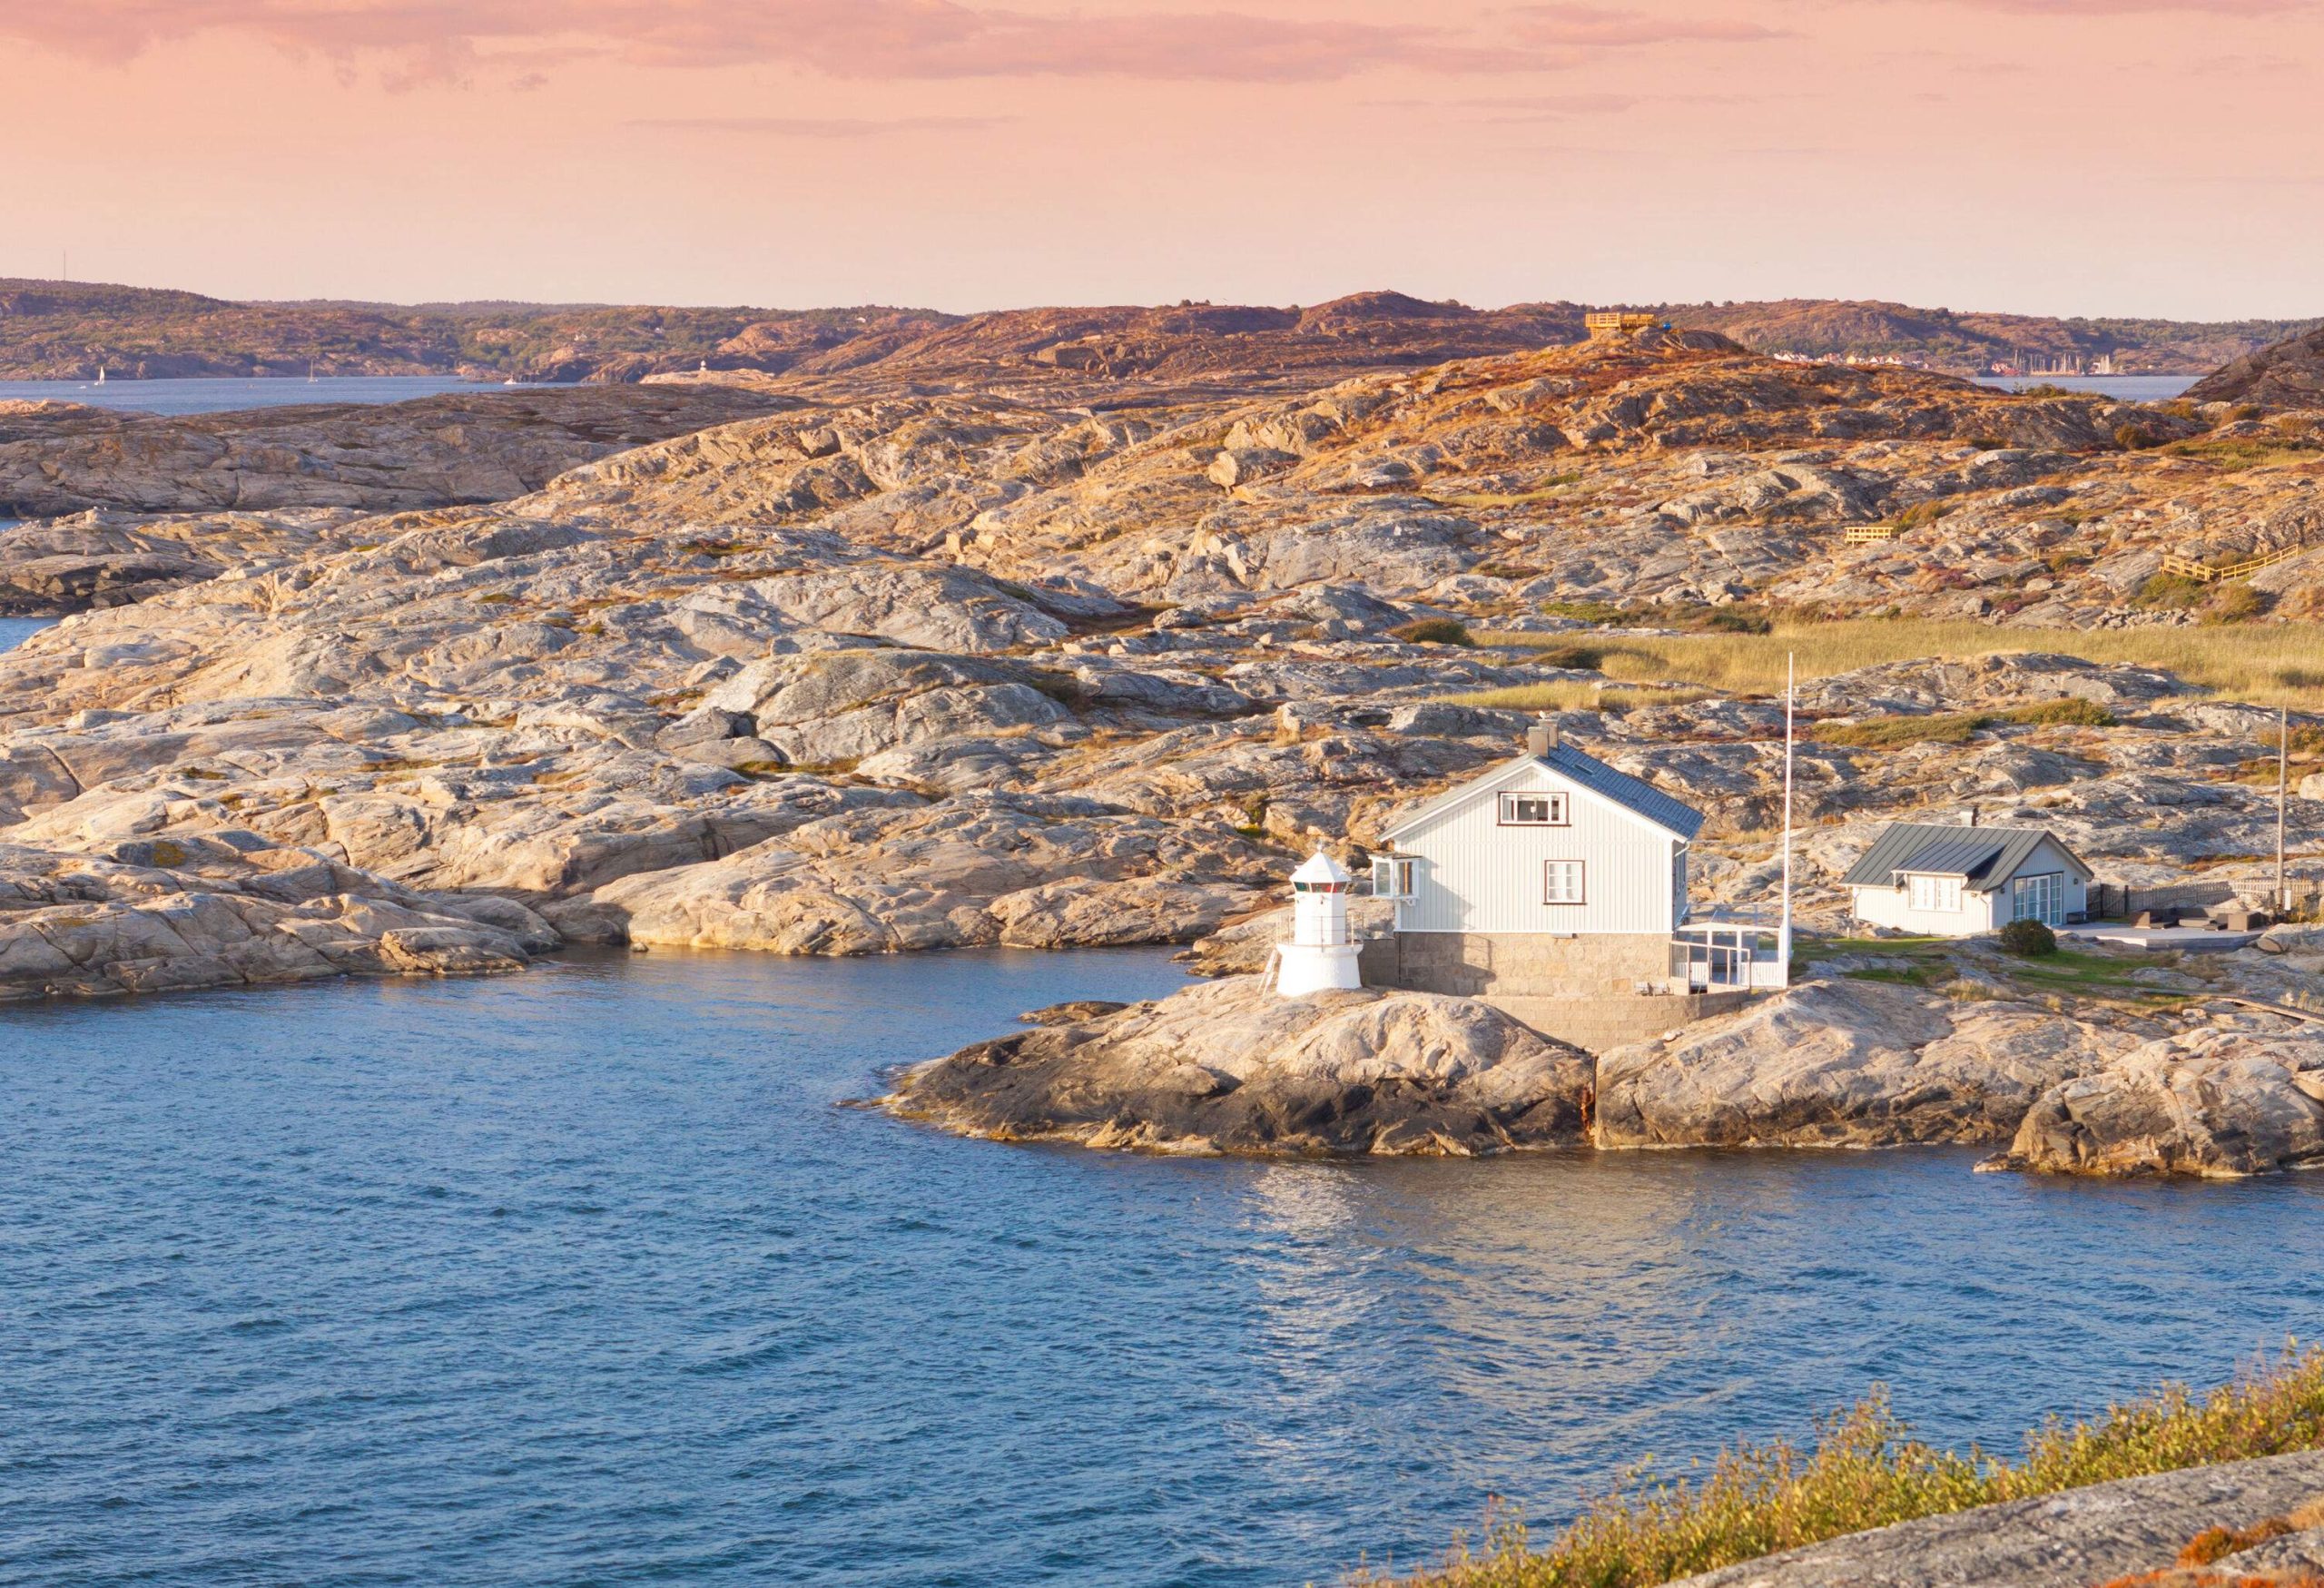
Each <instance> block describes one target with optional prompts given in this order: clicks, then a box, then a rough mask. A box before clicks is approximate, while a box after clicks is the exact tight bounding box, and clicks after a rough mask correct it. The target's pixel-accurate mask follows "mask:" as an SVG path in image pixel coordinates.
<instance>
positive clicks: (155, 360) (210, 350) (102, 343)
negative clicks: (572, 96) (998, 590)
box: [0, 279, 952, 380]
mask: <svg viewBox="0 0 2324 1588" xmlns="http://www.w3.org/2000/svg"><path fill="white" fill-rule="evenodd" d="M951 318H952V317H951V316H949V315H943V314H937V313H934V312H932V311H925V310H895V309H885V308H861V309H818V310H810V311H803V312H785V311H776V310H766V309H739V308H738V309H665V308H651V307H644V308H627V307H620V306H604V305H594V304H580V305H558V304H537V303H452V304H429V305H426V306H424V307H404V306H401V305H397V304H389V303H340V302H308V303H234V302H229V301H224V300H222V299H218V298H204V297H202V296H201V295H200V294H198V293H193V292H173V291H154V290H153V289H149V288H143V287H118V286H103V285H96V284H92V283H87V282H82V281H15V280H5V279H0V379H6V380H87V379H89V378H90V377H92V376H94V374H95V373H96V372H97V370H98V369H99V368H100V367H103V368H104V369H107V370H111V371H112V373H113V374H114V375H115V376H120V377H126V378H129V379H133V380H164V379H170V378H173V377H180V376H194V375H281V376H291V375H304V374H306V373H307V371H308V370H309V368H310V365H311V366H312V367H313V368H314V369H316V370H319V371H320V372H321V373H323V374H326V375H453V374H459V375H469V376H475V377H478V378H490V379H493V380H499V379H502V378H505V377H507V376H512V375H513V376H517V377H520V378H522V379H526V380H640V379H642V378H644V377H645V376H647V375H652V374H658V373H665V372H668V371H673V370H692V369H695V368H697V367H699V366H700V365H701V364H703V363H704V362H708V363H710V364H711V365H712V366H713V367H714V368H719V367H724V368H728V369H758V370H784V369H788V368H789V367H791V365H793V364H794V363H797V362H799V361H800V360H803V359H806V358H811V357H812V356H814V355H815V354H817V353H820V352H822V351H825V350H829V349H831V348H834V347H837V346H840V345H841V344H842V343H845V342H849V341H852V340H858V339H860V338H863V337H866V336H878V335H889V336H905V337H909V336H912V335H917V334H920V333H921V332H923V331H926V330H931V329H933V328H935V327H936V326H939V325H941V324H944V323H947V322H948V321H950V319H951Z"/></svg>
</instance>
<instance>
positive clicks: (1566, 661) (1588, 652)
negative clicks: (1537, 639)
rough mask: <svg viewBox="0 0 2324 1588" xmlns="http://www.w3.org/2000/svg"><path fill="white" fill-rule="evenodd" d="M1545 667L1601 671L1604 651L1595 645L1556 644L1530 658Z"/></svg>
mask: <svg viewBox="0 0 2324 1588" xmlns="http://www.w3.org/2000/svg"><path fill="white" fill-rule="evenodd" d="M1531 659H1532V660H1534V661H1537V662H1539V663H1541V665H1542V666H1545V667H1572V668H1575V669H1577V670H1579V671H1581V672H1584V673H1596V672H1600V671H1602V670H1603V669H1604V667H1605V666H1606V653H1605V651H1604V650H1602V649H1600V647H1599V646H1552V647H1551V648H1550V649H1548V650H1542V651H1537V652H1535V653H1534V654H1533V656H1532V658H1531Z"/></svg>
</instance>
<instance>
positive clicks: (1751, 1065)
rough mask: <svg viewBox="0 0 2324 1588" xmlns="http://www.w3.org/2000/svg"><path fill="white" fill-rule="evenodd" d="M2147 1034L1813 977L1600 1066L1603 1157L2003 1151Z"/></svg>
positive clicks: (1624, 1051) (1605, 1058) (2023, 1008)
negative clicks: (1657, 1152)
mask: <svg viewBox="0 0 2324 1588" xmlns="http://www.w3.org/2000/svg"><path fill="white" fill-rule="evenodd" d="M2132 1041H2134V1039H2131V1038H2127V1037H2124V1036H2122V1035H2121V1034H2118V1033H2116V1032H2113V1031H2108V1030H2105V1029H2102V1028H2100V1027H2097V1026H2093V1025H2091V1024H2089V1023H2086V1022H2084V1021H2079V1020H2076V1019H2074V1018H2073V1017H2072V1016H2068V1015H2061V1014H2056V1013H2053V1012H2051V1011H2046V1010H2037V1009H2034V1008H2033V1007H2031V1006H2028V1005H2024V1004H2010V1003H1999V1002H1972V1003H1955V1002H1954V1001H1951V1000H1948V999H1945V998H1943V997H1940V996H1938V995H1935V994H1934V993H1928V992H1923V991H1919V990H1917V989H1915V988H1911V987H1905V986H1896V985H1892V984H1889V983H1886V982H1881V981H1817V982H1809V983H1807V984H1806V985H1804V986H1799V987H1795V988H1792V989H1790V990H1789V991H1786V992H1782V993H1778V994H1777V995H1775V996H1774V997H1771V998H1768V999H1767V1000H1765V1001H1761V1002H1758V1003H1755V1004H1753V1005H1751V1006H1750V1007H1748V1009H1746V1010H1745V1011H1742V1012H1741V1013H1739V1014H1736V1015H1733V1016H1729V1017H1727V1018H1725V1019H1716V1020H1709V1021H1702V1022H1700V1023H1699V1024H1696V1025H1691V1026H1687V1027H1684V1028H1682V1029H1680V1030H1679V1031H1675V1032H1672V1033H1670V1034H1669V1035H1667V1036H1665V1037H1662V1038H1659V1039H1658V1040H1656V1041H1649V1042H1640V1043H1635V1044H1632V1045H1631V1046H1629V1047H1626V1048H1618V1049H1615V1050H1612V1051H1611V1052H1609V1053H1605V1054H1603V1055H1601V1056H1600V1060H1599V1065H1598V1103H1597V1123H1596V1137H1595V1139H1596V1140H1597V1142H1598V1144H1599V1145H1600V1146H1601V1147H1676V1146H1703V1147H1890V1146H1898V1145H1902V1144H1905V1143H1911V1142H1976V1143H1983V1142H2000V1141H2005V1140H2007V1139H2009V1136H2010V1133H2011V1132H2012V1131H2013V1130H2014V1129H2016V1128H2017V1123H2018V1120H2019V1119H2022V1118H2024V1114H2025V1110H2026V1109H2027V1108H2028V1107H2029V1106H2030V1105H2031V1104H2032V1102H2033V1100H2034V1098H2036V1097H2037V1096H2039V1095H2040V1094H2041V1093H2042V1092H2043V1090H2046V1089H2047V1088H2049V1087H2051V1086H2052V1085H2053V1084H2054V1083H2056V1082H2058V1081H2060V1080H2065V1079H2067V1078H2070V1077H2072V1076H2074V1075H2078V1074H2082V1073H2083V1072H2085V1071H2088V1070H2093V1069H2096V1068H2097V1067H2098V1066H2099V1065H2100V1064H2101V1063H2102V1062H2103V1061H2104V1059H2105V1057H2106V1056H2107V1055H2108V1054H2109V1053H2110V1052H2114V1051H2119V1050H2122V1049H2123V1048H2125V1047H2127V1046H2129V1045H2131V1043H2132Z"/></svg>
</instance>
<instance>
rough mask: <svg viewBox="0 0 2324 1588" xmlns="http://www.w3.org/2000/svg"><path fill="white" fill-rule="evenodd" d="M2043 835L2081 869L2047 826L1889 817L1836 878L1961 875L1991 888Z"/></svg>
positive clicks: (1973, 888) (1869, 880) (1857, 884)
mask: <svg viewBox="0 0 2324 1588" xmlns="http://www.w3.org/2000/svg"><path fill="white" fill-rule="evenodd" d="M2044 839H2047V840H2049V841H2050V842H2051V843H2054V844H2056V845H2057V847H2058V853H2061V854H2063V855H2064V856H2065V857H2066V859H2067V861H2068V862H2069V863H2072V864H2073V867H2074V869H2076V870H2077V871H2079V872H2080V873H2082V874H2083V878H2084V880H2087V879H2088V878H2089V877H2090V876H2091V874H2092V873H2091V870H2090V867H2089V866H2088V865H2086V864H2084V863H2083V859H2082V857H2081V856H2080V855H2078V854H2076V853H2074V852H2073V850H2071V849H2068V848H2067V847H2066V846H2065V843H2064V841H2063V839H2061V838H2059V837H2058V835H2057V834H2056V833H2053V832H2051V831H2050V830H2049V829H2048V828H2047V827H1964V826H1962V825H1960V824H1958V823H1952V822H1891V823H1889V824H1888V825H1887V826H1886V827H1883V828H1882V829H1881V830H1880V835H1879V836H1878V837H1876V838H1875V839H1874V840H1873V841H1872V847H1871V848H1869V849H1867V850H1866V851H1865V852H1864V854H1863V857H1862V858H1861V859H1859V860H1858V861H1857V862H1856V863H1855V864H1854V865H1852V866H1850V867H1849V868H1848V872H1847V875H1846V876H1844V877H1842V878H1841V879H1840V881H1841V882H1842V883H1844V884H1846V886H1849V887H1854V888H1893V887H1895V886H1896V879H1897V877H1898V876H1900V875H1902V874H1903V873H1906V872H1917V873H1924V874H1925V875H1930V876H1940V877H1959V878H1961V879H1962V880H1963V882H1964V883H1965V885H1966V886H1967V887H1968V889H1969V891H1970V892H1971V893H1992V892H1993V891H1994V889H1995V888H1998V887H2000V886H2001V885H2002V884H2003V883H2006V882H2007V881H2009V880H2010V878H2012V877H2014V876H2015V875H2016V874H2017V871H2018V868H2019V867H2020V866H2022V865H2024V863H2026V862H2027V861H2028V860H2030V859H2032V858H2033V852H2034V851H2035V850H2037V849H2039V848H2040V847H2041V846H2042V842H2043V840H2044Z"/></svg>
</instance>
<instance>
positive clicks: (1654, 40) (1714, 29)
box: [1509, 5, 1791, 48]
mask: <svg viewBox="0 0 2324 1588" xmlns="http://www.w3.org/2000/svg"><path fill="white" fill-rule="evenodd" d="M1509 15H1511V16H1512V17H1513V18H1514V19H1515V21H1516V29H1517V33H1518V35H1519V36H1520V37H1521V38H1523V39H1524V40H1525V41H1526V42H1527V43H1529V44H1572V45H1594V46H1597V47H1599V48H1609V47H1614V48H1631V47H1636V46H1640V45H1646V44H1690V43H1698V44H1699V43H1709V44H1757V43H1759V42H1760V41H1762V40H1764V39H1776V38H1788V37H1790V36H1791V35H1788V34H1787V33H1784V32H1782V31H1781V30H1780V29H1777V28H1772V27H1768V26H1767V25H1765V24H1762V23H1757V22H1739V21H1727V20H1723V19H1720V18H1716V17H1689V16H1670V17H1664V16H1657V15H1651V14H1650V13H1648V12H1643V11H1619V10H1613V9H1610V8H1608V7H1605V6H1600V5H1520V6H1516V7H1514V8H1513V9H1512V11H1511V12H1510V14H1509Z"/></svg>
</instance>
